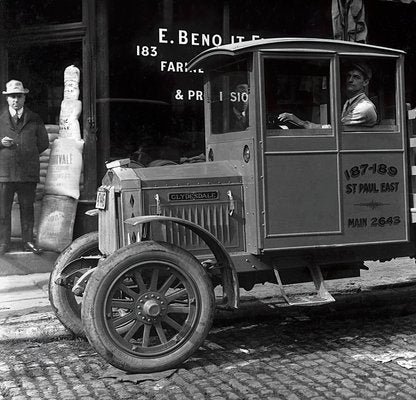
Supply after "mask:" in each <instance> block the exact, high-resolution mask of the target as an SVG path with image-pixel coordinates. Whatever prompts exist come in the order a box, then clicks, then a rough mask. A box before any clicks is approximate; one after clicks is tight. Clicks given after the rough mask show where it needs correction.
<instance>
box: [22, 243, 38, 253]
mask: <svg viewBox="0 0 416 400" xmlns="http://www.w3.org/2000/svg"><path fill="white" fill-rule="evenodd" d="M23 249H24V251H31V252H32V253H33V254H40V253H42V249H40V248H39V247H36V246H35V244H34V243H32V242H26V243H25V244H24V246H23Z"/></svg>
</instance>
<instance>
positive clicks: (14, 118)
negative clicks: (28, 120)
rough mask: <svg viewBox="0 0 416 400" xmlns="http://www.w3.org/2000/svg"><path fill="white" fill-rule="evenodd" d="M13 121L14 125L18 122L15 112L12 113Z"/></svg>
mask: <svg viewBox="0 0 416 400" xmlns="http://www.w3.org/2000/svg"><path fill="white" fill-rule="evenodd" d="M13 121H14V123H15V124H16V125H17V124H18V122H19V116H18V115H17V113H16V114H14V115H13Z"/></svg>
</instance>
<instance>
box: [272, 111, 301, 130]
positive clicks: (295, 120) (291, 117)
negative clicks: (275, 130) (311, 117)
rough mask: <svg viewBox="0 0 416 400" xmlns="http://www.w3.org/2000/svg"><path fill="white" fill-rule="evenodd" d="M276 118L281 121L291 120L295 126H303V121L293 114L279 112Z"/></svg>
mask: <svg viewBox="0 0 416 400" xmlns="http://www.w3.org/2000/svg"><path fill="white" fill-rule="evenodd" d="M277 119H278V120H279V121H282V122H288V121H289V122H292V123H293V124H295V125H297V126H300V127H302V128H304V127H305V121H302V120H301V119H300V118H298V117H297V116H296V115H295V114H291V113H287V112H284V113H281V114H279V116H278V117H277Z"/></svg>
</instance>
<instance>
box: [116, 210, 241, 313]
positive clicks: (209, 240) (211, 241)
mask: <svg viewBox="0 0 416 400" xmlns="http://www.w3.org/2000/svg"><path fill="white" fill-rule="evenodd" d="M149 222H174V223H176V224H178V225H182V226H184V227H186V228H188V229H190V230H191V231H192V232H194V233H195V234H196V235H198V236H199V237H200V238H201V239H202V240H203V241H204V242H205V243H206V244H207V246H208V247H209V248H210V250H211V251H212V253H213V254H214V256H215V258H216V260H217V262H218V263H219V264H220V265H221V266H223V267H224V268H223V269H222V280H223V298H224V299H225V300H226V303H225V304H224V305H223V307H225V308H238V306H239V301H240V296H239V293H240V287H239V284H238V277H237V271H236V269H235V266H234V264H233V262H232V260H231V257H230V256H229V254H228V252H227V250H226V249H225V247H224V246H223V245H222V244H221V242H219V241H218V240H217V238H216V237H215V236H214V235H212V234H211V233H210V232H208V231H207V230H206V229H204V228H202V227H201V226H199V225H197V224H195V223H193V222H190V221H187V220H183V219H181V218H176V217H166V216H162V215H148V216H141V217H133V218H129V219H126V220H125V221H124V223H125V224H126V225H127V226H128V230H129V232H134V228H135V227H136V226H138V225H142V224H146V223H149Z"/></svg>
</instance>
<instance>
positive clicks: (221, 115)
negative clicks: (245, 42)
mask: <svg viewBox="0 0 416 400" xmlns="http://www.w3.org/2000/svg"><path fill="white" fill-rule="evenodd" d="M209 93H210V97H209V99H208V102H209V105H210V111H211V132H212V133H213V134H222V133H228V132H241V131H246V130H247V129H248V128H249V126H250V119H249V95H250V86H249V77H248V72H247V62H246V61H240V62H237V63H233V64H231V65H228V66H227V67H226V68H224V69H223V70H222V71H217V72H215V73H213V74H211V77H210V91H209Z"/></svg>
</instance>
